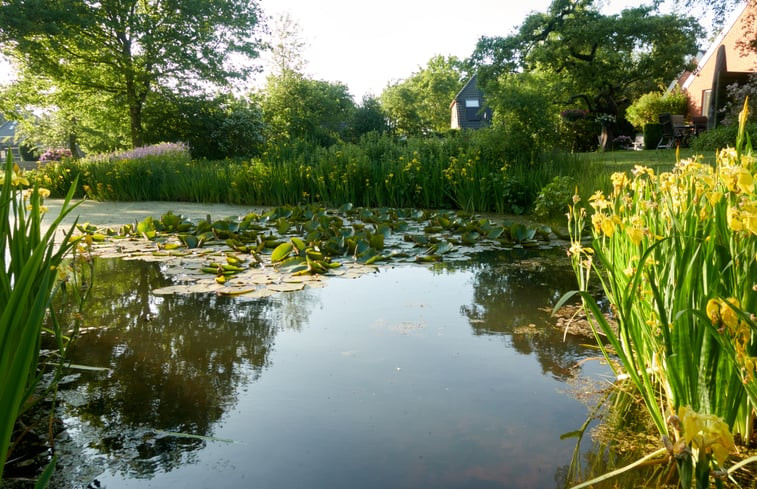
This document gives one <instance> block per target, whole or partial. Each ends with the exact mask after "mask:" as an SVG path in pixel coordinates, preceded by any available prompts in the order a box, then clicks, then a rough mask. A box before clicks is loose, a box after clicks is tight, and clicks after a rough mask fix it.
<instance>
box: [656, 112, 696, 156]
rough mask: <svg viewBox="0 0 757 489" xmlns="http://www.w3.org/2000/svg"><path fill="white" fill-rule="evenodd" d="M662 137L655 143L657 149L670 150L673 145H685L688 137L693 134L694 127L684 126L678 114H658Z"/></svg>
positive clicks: (681, 117)
mask: <svg viewBox="0 0 757 489" xmlns="http://www.w3.org/2000/svg"><path fill="white" fill-rule="evenodd" d="M658 117H659V119H660V125H661V126H662V137H661V138H660V141H659V142H658V143H657V149H663V148H664V149H670V148H672V147H673V145H676V146H681V145H686V143H687V141H688V139H689V137H690V136H691V135H692V134H694V126H692V125H688V124H686V122H685V121H684V118H683V116H682V115H680V114H660V115H659V116H658Z"/></svg>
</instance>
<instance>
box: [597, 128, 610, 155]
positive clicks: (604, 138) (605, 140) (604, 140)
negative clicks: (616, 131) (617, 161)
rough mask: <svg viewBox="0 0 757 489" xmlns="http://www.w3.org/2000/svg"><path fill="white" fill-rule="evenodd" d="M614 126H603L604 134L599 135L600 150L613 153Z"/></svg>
mask: <svg viewBox="0 0 757 489" xmlns="http://www.w3.org/2000/svg"><path fill="white" fill-rule="evenodd" d="M612 140H613V133H612V126H611V125H609V124H602V133H601V134H600V135H599V150H600V151H611V150H612Z"/></svg>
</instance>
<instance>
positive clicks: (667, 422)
mask: <svg viewBox="0 0 757 489" xmlns="http://www.w3.org/2000/svg"><path fill="white" fill-rule="evenodd" d="M746 116H747V110H746V105H745V109H744V111H743V112H742V116H741V119H740V122H741V126H740V130H739V133H738V136H737V140H736V146H735V148H728V149H724V150H722V151H721V152H719V153H718V157H717V165H716V166H715V167H712V166H710V165H705V164H702V163H700V162H698V161H697V159H691V160H684V161H680V162H679V163H678V164H677V165H676V166H675V168H674V169H673V170H672V171H671V172H667V173H662V174H659V175H656V174H655V173H654V172H653V171H652V170H651V169H649V168H645V167H637V168H635V169H634V170H633V171H632V172H631V174H630V175H629V174H627V173H616V174H614V175H613V176H612V184H613V189H612V191H611V193H610V194H609V195H605V194H604V193H603V192H601V191H597V192H596V193H595V194H594V195H593V196H592V197H591V198H590V199H589V200H590V206H591V209H592V214H591V217H590V227H591V237H592V241H591V246H590V247H589V246H585V245H584V244H582V239H581V238H582V236H581V234H582V231H583V229H584V220H585V219H586V218H587V216H586V211H585V210H584V209H582V208H580V207H579V203H578V201H579V200H580V199H579V198H578V197H576V198H575V202H574V205H573V207H572V208H571V212H570V213H569V221H570V227H571V229H572V235H573V236H572V246H571V249H570V254H571V257H572V261H573V265H574V269H575V270H576V275H577V277H578V281H579V286H580V287H579V288H580V291H579V294H580V296H581V298H582V299H583V304H584V308H585V310H586V312H587V317H589V318H590V320H591V321H592V325H593V327H594V328H595V333H596V335H597V341H598V342H599V345H600V346H601V347H602V348H603V351H604V353H605V355H606V356H607V357H608V360H610V359H611V357H612V358H617V360H618V361H619V362H620V366H619V367H616V368H615V370H616V372H615V373H616V374H617V376H618V379H619V380H618V382H619V383H623V382H630V383H631V384H632V385H633V386H634V388H635V391H636V392H637V393H638V395H639V396H640V397H641V399H643V402H644V406H645V407H646V411H647V412H648V413H649V415H650V416H651V419H652V421H653V422H654V425H655V426H656V428H657V430H658V431H659V434H660V435H661V436H662V437H663V442H662V443H661V445H663V446H662V447H661V449H660V450H659V453H658V455H659V454H665V453H666V452H667V453H668V454H669V455H670V456H672V458H673V460H675V461H676V463H677V466H678V474H679V477H680V481H681V484H682V486H683V487H690V486H691V483H692V480H695V481H696V483H697V487H708V485H709V479H710V475H711V473H712V474H720V475H727V474H728V470H727V469H726V467H725V463H726V459H727V458H728V456H729V455H730V454H732V453H733V452H735V450H736V446H735V444H734V439H733V436H732V433H735V434H737V435H739V437H740V438H741V439H742V440H746V441H747V442H748V441H749V440H750V438H751V435H752V434H753V430H754V425H753V421H754V415H755V411H754V409H755V406H757V377H756V375H757V320H756V319H755V313H757V193H756V192H755V173H757V160H756V159H755V156H754V154H753V153H752V148H751V144H750V142H749V138H748V135H745V133H744V126H745V123H746ZM591 277H596V278H597V279H598V280H599V282H600V283H601V286H602V289H603V290H604V293H605V295H606V296H607V298H608V299H609V302H610V304H611V306H612V307H611V311H612V315H614V317H615V319H616V321H617V329H615V328H613V327H612V326H611V325H610V322H609V321H608V320H607V319H606V318H605V316H604V315H603V314H602V311H601V310H600V308H599V306H598V305H597V302H596V301H595V300H594V298H593V297H592V296H591V295H590V294H589V293H588V292H587V289H588V284H589V281H590V278H591ZM600 333H601V334H602V335H604V336H605V337H606V338H607V342H608V343H609V345H610V347H611V351H612V353H611V352H610V351H609V350H608V349H607V348H605V346H604V345H605V342H604V341H603V340H602V338H601V337H600ZM610 364H611V365H613V364H614V362H610ZM624 379H625V380H624ZM731 470H733V468H732V469H731ZM716 483H717V484H718V485H720V480H719V479H717V480H716Z"/></svg>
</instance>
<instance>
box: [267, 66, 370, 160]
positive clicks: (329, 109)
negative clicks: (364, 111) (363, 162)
mask: <svg viewBox="0 0 757 489" xmlns="http://www.w3.org/2000/svg"><path fill="white" fill-rule="evenodd" d="M260 98H261V101H260V104H261V107H262V109H263V118H264V120H265V123H266V125H267V126H268V133H269V138H270V139H271V140H274V141H275V140H287V139H309V140H312V141H315V142H317V143H318V144H321V145H323V146H328V145H330V144H333V143H335V142H337V141H338V140H339V139H340V138H341V132H342V130H343V129H344V128H345V126H346V122H347V120H348V119H349V117H350V114H351V113H352V111H353V110H354V109H355V103H354V101H353V100H352V96H351V95H350V93H349V89H348V88H347V85H344V84H343V83H332V82H327V81H323V80H313V79H310V78H308V77H306V76H305V75H303V74H301V73H297V72H294V71H286V72H284V73H283V74H281V75H279V76H269V77H268V82H267V84H266V87H265V90H264V92H263V93H262V94H261V95H260Z"/></svg>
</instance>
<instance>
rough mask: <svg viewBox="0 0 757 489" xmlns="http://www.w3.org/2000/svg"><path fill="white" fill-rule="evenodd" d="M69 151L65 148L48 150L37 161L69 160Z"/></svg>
mask: <svg viewBox="0 0 757 489" xmlns="http://www.w3.org/2000/svg"><path fill="white" fill-rule="evenodd" d="M70 157H71V150H70V149H67V148H50V149H48V150H47V151H45V152H44V153H42V156H40V157H39V161H60V160H62V159H63V158H70Z"/></svg>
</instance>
